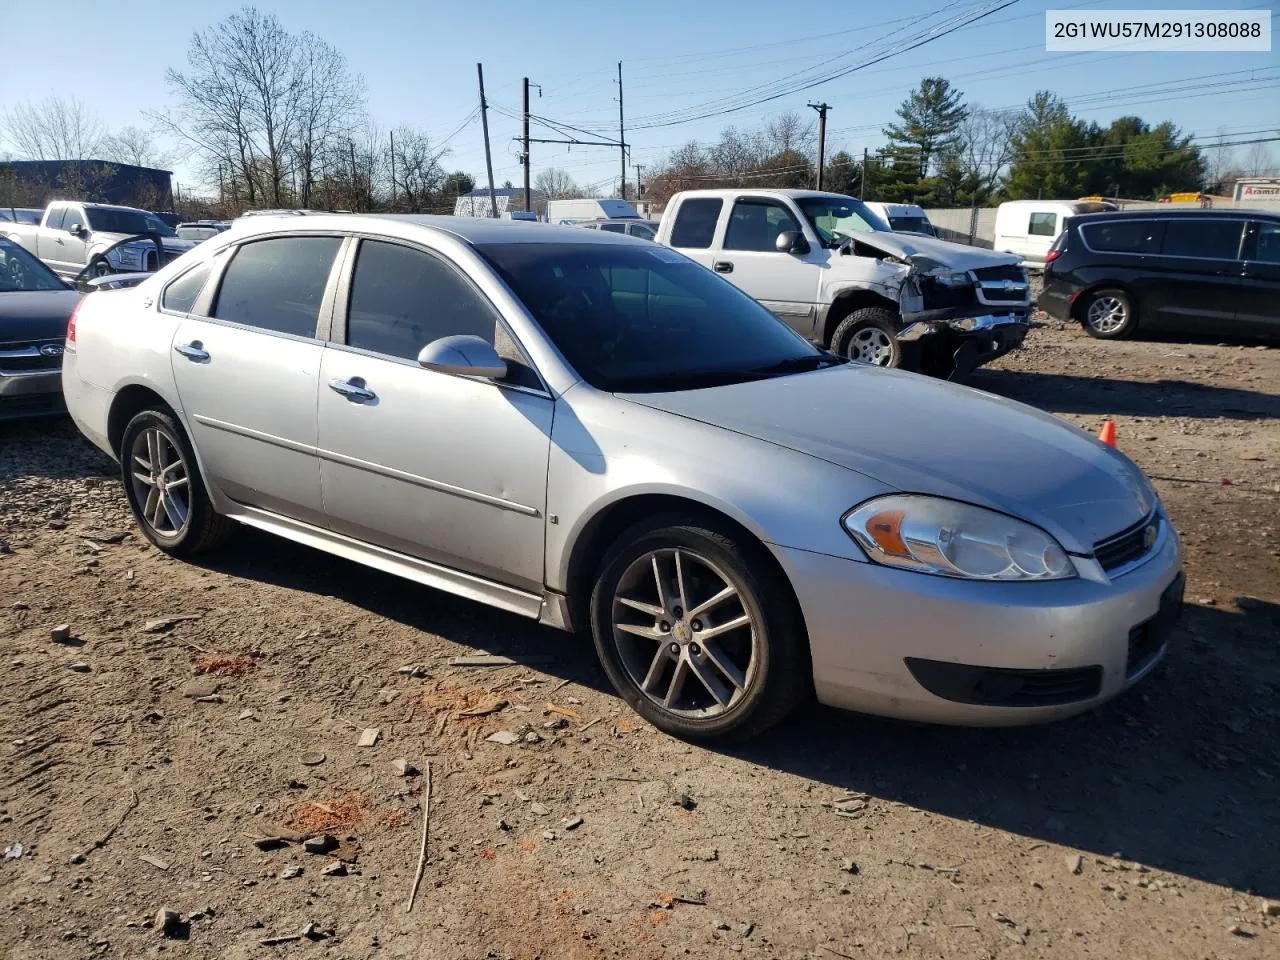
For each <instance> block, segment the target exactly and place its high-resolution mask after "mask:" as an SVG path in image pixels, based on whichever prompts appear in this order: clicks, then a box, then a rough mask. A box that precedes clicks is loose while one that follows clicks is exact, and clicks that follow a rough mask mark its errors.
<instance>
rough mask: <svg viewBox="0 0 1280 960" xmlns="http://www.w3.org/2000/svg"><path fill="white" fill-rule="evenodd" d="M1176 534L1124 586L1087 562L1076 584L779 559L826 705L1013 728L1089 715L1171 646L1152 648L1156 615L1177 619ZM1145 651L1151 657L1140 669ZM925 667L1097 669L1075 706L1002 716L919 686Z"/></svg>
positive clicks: (1022, 708) (786, 554)
mask: <svg viewBox="0 0 1280 960" xmlns="http://www.w3.org/2000/svg"><path fill="white" fill-rule="evenodd" d="M1165 531H1166V532H1165V533H1164V534H1163V535H1162V537H1161V540H1160V541H1159V542H1157V544H1156V546H1155V547H1154V548H1153V550H1152V552H1151V553H1150V554H1149V555H1148V557H1147V558H1146V559H1145V560H1144V561H1143V562H1142V563H1141V564H1140V565H1139V566H1137V567H1135V568H1133V569H1131V570H1129V571H1128V572H1127V573H1124V574H1123V575H1121V576H1118V577H1116V578H1115V579H1114V580H1111V579H1109V578H1108V577H1107V576H1106V574H1105V573H1103V572H1102V569H1101V567H1098V566H1097V565H1096V563H1095V562H1094V561H1092V560H1088V561H1083V560H1082V561H1079V562H1078V563H1077V566H1078V567H1081V566H1083V567H1084V572H1085V573H1086V574H1088V575H1082V576H1080V577H1078V578H1076V579H1073V580H1058V581H1050V582H1045V583H982V582H973V581H965V580H953V579H948V578H945V577H934V576H927V575H924V574H918V573H913V572H910V571H905V570H896V569H893V568H890V567H883V566H879V565H877V564H874V563H862V562H858V561H854V560H847V559H843V558H839V557H831V556H827V555H825V554H818V553H810V552H808V551H804V550H798V549H794V548H790V547H779V546H774V547H772V550H773V552H774V555H775V556H776V557H777V559H778V561H779V563H781V564H782V566H783V569H784V570H785V571H786V573H787V575H788V577H789V579H790V581H791V584H792V586H793V587H794V588H795V591H796V595H797V597H798V599H799V601H800V607H801V611H802V613H803V615H804V619H805V625H806V628H807V629H808V633H809V647H810V652H811V654H812V660H813V680H814V688H815V691H816V693H817V696H818V699H819V700H820V701H821V702H822V703H825V704H828V705H830V706H834V707H839V708H842V709H846V710H856V711H859V712H862V713H871V714H878V715H881V716H888V717H897V718H901V719H907V720H918V721H927V722H933V723H945V724H957V725H966V726H1005V725H1015V724H1025V723H1036V722H1042V721H1046V720H1053V719H1057V718H1059V717H1065V716H1070V715H1072V714H1075V713H1080V712H1082V711H1084V710H1088V709H1090V708H1091V707H1094V706H1097V705H1098V704H1100V703H1103V702H1105V701H1107V700H1109V699H1111V698H1112V697H1114V696H1116V695H1117V694H1119V693H1120V692H1121V691H1123V690H1124V689H1126V688H1127V687H1129V686H1130V685H1132V684H1134V683H1136V682H1137V681H1138V680H1140V679H1141V678H1142V677H1143V676H1145V675H1146V674H1147V672H1149V671H1150V669H1151V668H1152V667H1153V666H1154V665H1155V664H1156V663H1157V662H1158V661H1159V659H1160V657H1161V655H1162V654H1163V645H1162V644H1156V645H1155V646H1154V647H1153V648H1152V647H1150V646H1149V641H1148V639H1147V638H1148V636H1149V633H1150V628H1151V626H1152V624H1154V623H1158V622H1159V621H1157V617H1160V616H1162V615H1163V616H1168V607H1169V605H1170V602H1169V600H1168V598H1166V603H1165V604H1164V605H1163V606H1162V603H1161V599H1162V595H1165V593H1166V591H1167V590H1169V589H1170V587H1171V585H1173V584H1175V581H1177V580H1178V578H1179V576H1180V565H1181V546H1180V544H1179V542H1178V537H1177V534H1176V533H1175V532H1174V531H1173V528H1172V526H1171V525H1168V524H1165ZM1090 565H1092V569H1090ZM1175 589H1176V588H1175ZM1144 642H1148V647H1147V648H1146V649H1143V648H1142V644H1143V643H1144ZM1134 650H1137V651H1138V653H1139V654H1141V656H1140V657H1139V658H1138V659H1136V660H1135V659H1132V657H1133V656H1134ZM908 660H911V661H917V662H916V663H914V664H909V663H908ZM918 661H929V662H933V663H936V664H941V665H943V666H946V665H969V666H971V667H976V668H994V670H995V671H1034V672H1040V671H1072V672H1073V675H1075V676H1083V675H1084V674H1086V673H1092V672H1093V671H1095V670H1096V672H1097V682H1096V684H1092V683H1091V684H1088V685H1084V686H1079V687H1077V688H1076V690H1077V694H1078V695H1074V696H1068V697H1067V698H1066V702H1062V700H1063V698H1062V697H1058V698H1057V699H1056V700H1054V699H1049V700H1042V701H1039V702H1041V703H1047V704H1048V705H1043V706H1035V705H1018V706H993V705H990V704H987V703H980V702H960V701H958V700H956V699H950V698H948V697H944V696H939V695H937V694H936V693H932V692H930V690H929V689H927V688H926V686H925V685H924V684H922V683H921V680H920V679H918V678H917V674H920V668H919V663H918ZM913 666H914V667H915V672H913ZM920 675H921V676H924V677H925V679H928V680H931V681H932V678H931V677H930V676H928V675H926V674H920ZM935 675H936V671H935ZM1037 676H1046V677H1047V676H1048V675H1047V674H1043V675H1042V674H1039V673H1037ZM1065 676H1066V674H1061V675H1056V677H1054V678H1050V679H1056V678H1058V677H1065ZM935 688H937V689H942V688H941V687H937V686H936V684H935ZM951 696H954V694H952V695H951ZM1011 702H1014V703H1027V702H1034V701H1027V700H1017V699H1014V700H1012V701H1011Z"/></svg>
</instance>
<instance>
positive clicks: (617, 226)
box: [600, 223, 627, 233]
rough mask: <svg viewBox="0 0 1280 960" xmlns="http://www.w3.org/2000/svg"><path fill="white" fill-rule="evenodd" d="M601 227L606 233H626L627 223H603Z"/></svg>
mask: <svg viewBox="0 0 1280 960" xmlns="http://www.w3.org/2000/svg"><path fill="white" fill-rule="evenodd" d="M600 229H601V230H603V231H604V232H605V233H625V232H626V229H627V225H626V224H625V223H602V224H600Z"/></svg>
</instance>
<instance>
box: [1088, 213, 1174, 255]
mask: <svg viewBox="0 0 1280 960" xmlns="http://www.w3.org/2000/svg"><path fill="white" fill-rule="evenodd" d="M1156 226H1157V225H1156V221H1154V220H1108V221H1105V222H1103V223H1087V224H1085V225H1084V226H1082V227H1081V228H1080V232H1081V234H1082V235H1083V236H1084V242H1085V243H1087V244H1088V245H1089V246H1090V247H1092V248H1093V249H1094V250H1104V251H1107V252H1109V253H1154V252H1155V250H1156V242H1155V237H1156Z"/></svg>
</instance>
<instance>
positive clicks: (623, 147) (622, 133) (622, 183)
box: [618, 60, 627, 200]
mask: <svg viewBox="0 0 1280 960" xmlns="http://www.w3.org/2000/svg"><path fill="white" fill-rule="evenodd" d="M618 150H619V151H620V152H621V155H622V179H621V180H619V181H618V184H619V189H620V190H621V191H622V199H623V200H625V199H627V132H626V130H625V129H624V128H623V123H622V61H621V60H619V61H618Z"/></svg>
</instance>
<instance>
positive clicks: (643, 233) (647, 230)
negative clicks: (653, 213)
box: [627, 223, 658, 240]
mask: <svg viewBox="0 0 1280 960" xmlns="http://www.w3.org/2000/svg"><path fill="white" fill-rule="evenodd" d="M627 233H629V234H631V235H632V236H633V237H640V238H642V239H644V240H652V239H653V238H654V237H656V236H657V235H658V234H657V231H655V230H654V229H653V227H651V226H649V225H648V224H647V223H632V224H628V226H627Z"/></svg>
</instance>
